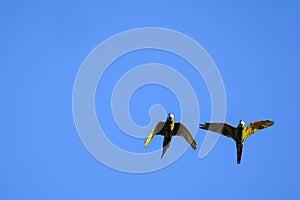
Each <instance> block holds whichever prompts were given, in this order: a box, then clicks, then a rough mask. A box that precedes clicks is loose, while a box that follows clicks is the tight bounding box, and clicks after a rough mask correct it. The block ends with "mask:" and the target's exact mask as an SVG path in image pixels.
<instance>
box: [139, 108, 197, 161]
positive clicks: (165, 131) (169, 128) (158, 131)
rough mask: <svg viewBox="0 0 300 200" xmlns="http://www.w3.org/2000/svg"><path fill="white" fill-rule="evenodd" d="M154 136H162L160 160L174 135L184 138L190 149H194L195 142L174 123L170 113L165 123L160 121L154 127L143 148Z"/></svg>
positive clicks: (181, 127) (180, 126)
mask: <svg viewBox="0 0 300 200" xmlns="http://www.w3.org/2000/svg"><path fill="white" fill-rule="evenodd" d="M154 135H162V136H164V141H163V151H162V155H161V158H162V157H163V156H164V154H165V153H166V151H167V149H168V147H169V146H170V143H171V139H172V136H174V135H177V136H182V137H184V138H185V139H186V141H187V142H188V143H189V144H190V145H191V146H192V148H193V149H196V142H195V140H194V139H193V137H192V136H191V134H190V132H189V131H188V129H187V128H186V127H185V126H184V125H183V124H182V123H180V122H177V123H175V122H174V115H173V114H171V113H169V115H168V117H167V120H166V121H165V122H162V121H160V122H158V123H157V124H156V125H155V127H154V128H153V129H152V131H151V132H150V134H149V135H148V137H147V139H146V141H145V143H144V146H145V147H146V146H147V145H148V144H149V142H150V141H151V139H152V137H153V136H154Z"/></svg>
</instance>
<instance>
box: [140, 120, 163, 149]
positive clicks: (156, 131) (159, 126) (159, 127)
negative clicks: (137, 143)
mask: <svg viewBox="0 0 300 200" xmlns="http://www.w3.org/2000/svg"><path fill="white" fill-rule="evenodd" d="M164 125H165V122H162V121H160V122H158V123H157V124H156V125H155V126H154V128H153V129H152V131H151V132H150V134H149V135H148V137H147V139H146V140H145V143H144V146H145V147H146V146H147V145H148V144H149V142H150V141H151V139H152V137H153V136H154V135H163V132H162V129H163V127H164Z"/></svg>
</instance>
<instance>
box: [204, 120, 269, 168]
mask: <svg viewBox="0 0 300 200" xmlns="http://www.w3.org/2000/svg"><path fill="white" fill-rule="evenodd" d="M273 124H274V121H271V120H259V121H254V122H251V123H250V124H249V125H247V126H245V122H244V121H243V120H240V122H239V124H238V126H237V127H236V128H235V127H233V126H230V125H229V124H226V123H204V124H200V128H201V129H205V130H209V131H213V132H217V133H220V134H222V135H225V136H227V137H229V138H232V139H233V140H234V141H235V144H236V150H237V164H240V163H241V157H242V151H243V143H244V140H245V138H246V137H248V136H249V135H252V134H253V133H254V132H256V131H258V130H260V129H263V128H267V127H269V126H271V125H273Z"/></svg>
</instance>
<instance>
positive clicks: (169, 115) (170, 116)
mask: <svg viewBox="0 0 300 200" xmlns="http://www.w3.org/2000/svg"><path fill="white" fill-rule="evenodd" d="M167 120H168V121H169V122H174V115H173V114H172V113H169V114H168V118H167Z"/></svg>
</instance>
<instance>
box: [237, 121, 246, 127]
mask: <svg viewBox="0 0 300 200" xmlns="http://www.w3.org/2000/svg"><path fill="white" fill-rule="evenodd" d="M244 126H245V121H244V120H240V122H239V125H238V127H240V128H243V127H244Z"/></svg>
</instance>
